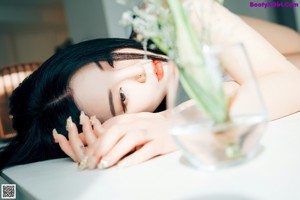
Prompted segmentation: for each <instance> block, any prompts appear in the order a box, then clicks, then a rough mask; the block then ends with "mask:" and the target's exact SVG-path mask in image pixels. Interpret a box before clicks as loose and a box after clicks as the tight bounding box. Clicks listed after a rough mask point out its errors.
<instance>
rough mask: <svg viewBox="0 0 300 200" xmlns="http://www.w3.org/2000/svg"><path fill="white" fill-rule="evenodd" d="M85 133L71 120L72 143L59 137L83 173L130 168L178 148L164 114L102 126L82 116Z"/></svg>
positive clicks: (140, 115)
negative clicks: (79, 130)
mask: <svg viewBox="0 0 300 200" xmlns="http://www.w3.org/2000/svg"><path fill="white" fill-rule="evenodd" d="M80 124H81V125H82V130H83V132H82V133H78V129H77V127H76V125H75V124H74V123H73V122H72V119H71V118H68V120H67V130H68V139H67V138H66V137H65V136H64V135H62V134H56V135H55V137H54V138H55V141H56V142H57V143H59V145H60V147H61V149H62V150H63V151H64V152H65V153H66V154H67V155H68V156H70V157H71V158H72V159H73V160H74V161H75V162H78V164H79V169H85V168H89V169H94V168H96V167H98V168H99V169H105V168H108V167H111V166H114V165H116V164H117V165H118V166H119V167H127V166H131V165H135V164H138V163H141V162H143V161H146V160H148V159H151V158H153V157H155V156H159V155H163V154H166V153H170V152H172V151H175V150H176V147H175V145H174V143H173V141H172V139H171V137H170V136H169V134H168V133H167V124H166V120H165V117H164V116H163V115H161V114H160V113H147V112H143V113H134V114H124V115H119V116H116V117H113V118H111V119H109V120H107V121H106V122H105V123H103V124H101V123H100V121H99V120H98V119H96V117H91V118H90V119H89V118H88V117H87V116H86V115H85V114H84V113H83V112H81V115H80Z"/></svg>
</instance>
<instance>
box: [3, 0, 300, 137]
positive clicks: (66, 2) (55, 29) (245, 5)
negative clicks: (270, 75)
mask: <svg viewBox="0 0 300 200" xmlns="http://www.w3.org/2000/svg"><path fill="white" fill-rule="evenodd" d="M268 1H269V0H268ZM278 1H282V2H291V3H292V2H294V3H299V4H300V2H299V1H300V0H278ZM256 2H258V1H256ZM259 2H267V0H261V1H259ZM249 3H250V0H242V1H241V0H225V6H226V7H227V8H228V9H230V10H231V11H233V12H234V13H237V14H242V15H246V16H252V17H256V18H260V19H263V20H267V21H271V22H275V23H279V24H284V25H286V26H289V27H291V28H292V29H294V30H296V31H298V30H300V8H299V7H298V8H266V9H265V8H251V7H250V6H249ZM128 9H129V7H128V6H121V5H119V4H117V3H116V1H115V0H26V1H21V0H1V1H0V138H9V137H11V136H13V130H12V129H11V128H10V123H9V122H10V118H9V116H8V108H7V105H8V98H9V95H10V94H11V91H12V90H13V89H14V88H15V87H16V86H17V85H18V84H19V82H20V81H22V80H23V79H24V78H25V76H27V75H29V74H30V73H31V72H32V71H33V70H35V69H36V67H38V66H39V65H40V63H41V62H43V61H44V60H45V59H47V58H49V57H50V56H51V55H52V54H53V53H54V52H55V51H57V50H59V49H62V48H64V47H66V46H68V45H70V44H72V43H77V42H80V41H84V40H88V39H93V38H99V37H128V35H129V32H130V30H129V29H126V28H124V27H122V26H121V25H120V24H119V20H120V19H121V15H122V13H123V12H124V11H125V10H128ZM278 39H280V38H278ZM12 74H14V75H12Z"/></svg>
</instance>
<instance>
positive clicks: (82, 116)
mask: <svg viewBox="0 0 300 200" xmlns="http://www.w3.org/2000/svg"><path fill="white" fill-rule="evenodd" d="M84 122H85V114H84V112H83V111H81V112H80V117H79V124H81V125H82V124H83V123H84Z"/></svg>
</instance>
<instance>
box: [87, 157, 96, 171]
mask: <svg viewBox="0 0 300 200" xmlns="http://www.w3.org/2000/svg"><path fill="white" fill-rule="evenodd" d="M96 165H97V160H96V159H95V158H94V157H89V158H88V159H87V167H88V168H89V169H95V167H96Z"/></svg>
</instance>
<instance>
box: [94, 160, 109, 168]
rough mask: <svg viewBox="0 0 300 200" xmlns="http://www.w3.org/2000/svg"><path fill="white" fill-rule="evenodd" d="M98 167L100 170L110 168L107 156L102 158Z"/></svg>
mask: <svg viewBox="0 0 300 200" xmlns="http://www.w3.org/2000/svg"><path fill="white" fill-rule="evenodd" d="M97 167H98V169H100V170H102V169H106V168H108V167H109V162H108V160H107V159H106V158H102V159H101V161H100V163H99V164H98V166H97Z"/></svg>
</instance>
